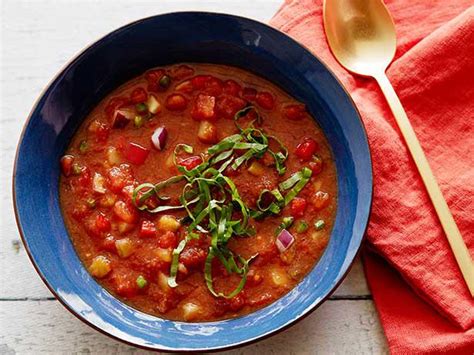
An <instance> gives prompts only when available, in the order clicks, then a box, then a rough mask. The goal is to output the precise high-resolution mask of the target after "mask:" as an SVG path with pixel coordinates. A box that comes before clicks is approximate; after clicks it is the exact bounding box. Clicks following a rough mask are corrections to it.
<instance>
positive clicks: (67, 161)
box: [59, 154, 74, 177]
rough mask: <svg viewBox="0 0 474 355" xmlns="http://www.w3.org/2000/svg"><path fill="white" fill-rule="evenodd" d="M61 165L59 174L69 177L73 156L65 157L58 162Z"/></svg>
mask: <svg viewBox="0 0 474 355" xmlns="http://www.w3.org/2000/svg"><path fill="white" fill-rule="evenodd" d="M59 163H60V165H61V172H62V173H63V175H64V176H66V177H68V176H70V175H71V172H72V163H74V156H72V155H69V154H68V155H65V156H63V157H62V158H61V160H60V161H59Z"/></svg>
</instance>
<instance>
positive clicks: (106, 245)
mask: <svg viewBox="0 0 474 355" xmlns="http://www.w3.org/2000/svg"><path fill="white" fill-rule="evenodd" d="M102 249H104V250H107V251H110V252H116V250H117V248H116V247H115V237H114V236H113V235H111V234H109V235H107V236H106V237H105V238H104V240H103V241H102Z"/></svg>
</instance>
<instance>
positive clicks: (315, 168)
mask: <svg viewBox="0 0 474 355" xmlns="http://www.w3.org/2000/svg"><path fill="white" fill-rule="evenodd" d="M308 166H309V168H310V169H311V171H312V172H313V176H314V175H316V174H319V173H320V172H321V171H322V170H323V160H322V159H321V158H320V157H318V156H314V158H313V161H310V162H309V163H308Z"/></svg>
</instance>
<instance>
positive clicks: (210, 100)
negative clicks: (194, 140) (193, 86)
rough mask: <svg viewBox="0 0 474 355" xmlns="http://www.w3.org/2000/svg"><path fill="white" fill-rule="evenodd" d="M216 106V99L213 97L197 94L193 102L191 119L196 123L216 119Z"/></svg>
mask: <svg viewBox="0 0 474 355" xmlns="http://www.w3.org/2000/svg"><path fill="white" fill-rule="evenodd" d="M215 106H216V98H215V97H214V96H209V95H203V94H199V95H198V96H197V98H196V101H194V106H193V109H192V110H191V117H192V118H193V119H195V120H197V121H201V120H208V121H212V120H214V119H215V118H216V114H215V111H214V107H215Z"/></svg>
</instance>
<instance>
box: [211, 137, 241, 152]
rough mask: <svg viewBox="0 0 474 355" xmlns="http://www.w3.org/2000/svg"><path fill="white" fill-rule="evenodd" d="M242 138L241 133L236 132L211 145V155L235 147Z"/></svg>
mask: <svg viewBox="0 0 474 355" xmlns="http://www.w3.org/2000/svg"><path fill="white" fill-rule="evenodd" d="M241 140H242V136H241V135H240V134H234V135H232V136H229V137H226V138H224V139H223V140H221V141H220V142H219V143H217V144H215V145H213V146H212V147H209V148H208V149H207V152H208V153H209V154H211V155H214V154H217V153H220V152H222V151H224V150H229V149H232V148H233V147H234V144H235V143H237V142H240V141H241Z"/></svg>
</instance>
